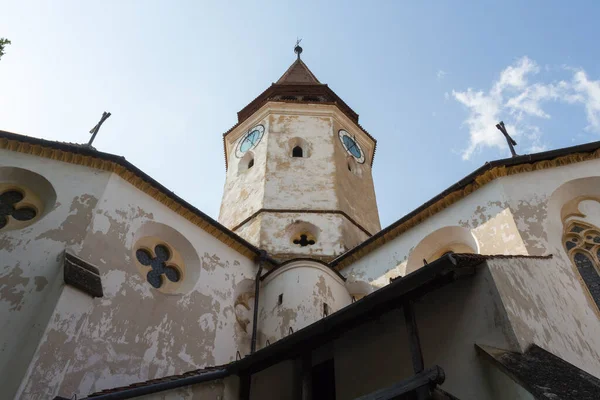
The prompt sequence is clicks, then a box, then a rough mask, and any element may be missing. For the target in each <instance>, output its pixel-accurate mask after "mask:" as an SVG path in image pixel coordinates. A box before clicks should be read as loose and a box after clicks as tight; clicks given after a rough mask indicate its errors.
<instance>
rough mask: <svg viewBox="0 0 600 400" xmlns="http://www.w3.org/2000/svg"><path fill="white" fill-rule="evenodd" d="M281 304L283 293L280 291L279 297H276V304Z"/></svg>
mask: <svg viewBox="0 0 600 400" xmlns="http://www.w3.org/2000/svg"><path fill="white" fill-rule="evenodd" d="M282 304H283V293H281V294H280V295H279V297H278V298H277V305H279V306H280V305H282Z"/></svg>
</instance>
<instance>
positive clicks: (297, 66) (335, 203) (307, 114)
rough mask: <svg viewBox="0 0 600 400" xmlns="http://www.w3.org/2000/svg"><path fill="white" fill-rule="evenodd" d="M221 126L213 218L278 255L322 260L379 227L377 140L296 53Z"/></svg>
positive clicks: (364, 237) (273, 254) (334, 255)
mask: <svg viewBox="0 0 600 400" xmlns="http://www.w3.org/2000/svg"><path fill="white" fill-rule="evenodd" d="M294 51H295V52H296V54H297V59H296V60H295V61H294V63H293V64H292V65H291V66H290V67H289V68H288V70H287V71H286V72H285V73H284V74H283V76H281V78H279V80H278V81H277V82H276V83H274V84H272V85H271V86H270V87H269V88H268V89H267V90H265V91H264V92H263V93H261V94H260V95H259V96H258V97H257V98H256V99H254V100H253V101H252V102H251V103H250V104H248V105H247V106H246V107H245V108H244V109H242V110H241V111H240V112H239V113H238V123H237V124H236V125H235V126H234V127H233V128H231V129H230V130H229V131H228V132H226V133H225V134H224V135H223V140H224V146H225V163H226V167H227V176H226V182H225V189H224V193H223V201H222V203H221V211H220V215H219V222H221V223H222V224H223V225H225V226H226V227H228V228H229V229H231V230H232V231H234V232H235V233H237V234H238V235H240V236H241V237H243V238H245V239H246V240H248V241H249V242H251V243H253V244H254V245H256V246H258V247H260V248H262V249H264V250H266V251H267V252H268V253H269V254H270V255H271V256H273V257H274V258H276V259H279V260H288V259H293V258H302V257H308V258H315V259H320V260H323V261H328V260H331V259H333V258H334V257H336V256H338V255H340V254H341V253H343V252H345V251H346V250H349V249H351V248H352V247H354V246H356V245H358V244H359V243H361V242H363V241H364V240H365V239H367V238H368V237H370V236H371V235H373V234H374V233H376V232H377V231H379V230H380V229H381V227H380V223H379V215H378V212H377V203H376V200H375V190H374V187H373V178H372V174H371V167H372V164H373V156H374V153H375V146H376V140H375V139H374V138H373V137H372V136H371V135H369V133H368V132H367V131H365V130H364V129H363V128H362V127H361V126H360V125H359V124H358V114H356V113H355V112H354V111H353V110H352V109H351V108H350V107H349V106H348V105H347V104H346V103H344V101H342V99H340V98H339V97H338V96H337V95H336V94H335V93H334V92H333V91H332V90H331V89H330V88H329V87H328V86H327V85H326V84H322V83H321V82H319V80H318V79H317V78H316V76H315V75H314V74H313V73H312V72H311V71H310V70H309V69H308V67H307V66H306V64H305V63H304V62H303V61H302V60H301V59H300V54H301V52H302V48H301V47H300V46H296V48H295V49H294Z"/></svg>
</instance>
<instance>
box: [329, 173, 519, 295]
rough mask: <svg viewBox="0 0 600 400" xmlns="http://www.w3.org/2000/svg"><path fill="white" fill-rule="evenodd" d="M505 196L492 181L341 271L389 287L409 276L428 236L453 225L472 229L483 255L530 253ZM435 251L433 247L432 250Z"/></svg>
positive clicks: (363, 280) (437, 243) (439, 242)
mask: <svg viewBox="0 0 600 400" xmlns="http://www.w3.org/2000/svg"><path fill="white" fill-rule="evenodd" d="M504 199H505V194H504V192H503V186H502V185H499V184H498V183H497V182H491V183H489V184H487V185H486V186H484V187H483V188H481V189H479V190H477V191H475V192H473V193H471V194H470V195H469V196H467V197H465V198H463V199H462V200H461V201H459V202H457V203H455V204H453V205H451V206H450V207H448V208H446V209H444V210H442V211H441V212H439V213H437V214H435V215H434V216H432V217H431V218H428V219H426V220H425V221H423V222H422V223H420V224H419V225H417V226H415V227H413V228H412V229H410V230H408V231H406V232H404V233H402V234H401V235H399V236H397V237H396V238H394V239H392V240H390V241H389V242H387V243H385V244H384V245H383V246H381V247H379V248H378V249H376V250H375V251H373V252H371V253H369V254H368V255H366V256H365V257H363V258H361V259H359V260H358V261H356V262H355V263H353V264H351V265H349V266H348V267H346V268H344V269H343V270H342V271H341V272H342V274H343V275H344V276H345V277H346V278H348V280H349V281H350V282H354V281H362V282H367V283H369V284H371V285H373V286H376V287H382V286H385V285H387V284H388V283H389V279H390V278H395V277H397V276H404V275H405V273H406V272H407V271H406V264H407V261H408V257H409V256H410V254H411V253H412V251H413V250H414V248H415V247H416V246H417V245H418V244H419V243H421V241H422V240H423V239H424V238H426V237H427V236H428V235H430V234H431V233H433V232H435V231H437V230H439V229H441V228H444V227H449V226H460V227H463V228H465V229H469V230H470V231H471V233H472V234H473V236H474V237H475V239H476V241H477V243H478V244H479V250H480V252H481V253H482V254H526V249H525V246H524V244H523V242H522V240H521V237H520V235H519V233H518V231H517V228H516V226H515V223H514V221H513V220H512V217H511V212H510V210H509V208H508V205H506V204H505V200H504ZM455 239H456V238H453V237H448V238H447V243H444V242H443V241H436V245H438V246H440V247H443V246H444V245H446V244H451V243H453V242H455ZM435 250H436V249H431V252H432V253H433V252H435Z"/></svg>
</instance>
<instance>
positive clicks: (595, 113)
mask: <svg viewBox="0 0 600 400" xmlns="http://www.w3.org/2000/svg"><path fill="white" fill-rule="evenodd" d="M566 69H568V70H571V71H573V79H572V82H566V81H558V82H551V83H544V82H534V83H530V80H531V79H532V78H533V77H535V76H536V75H537V74H538V73H539V71H540V67H539V66H538V65H537V63H536V62H535V61H533V60H531V59H529V58H528V57H522V58H521V59H519V60H517V61H516V62H515V63H514V64H513V65H510V66H508V67H506V68H505V69H504V70H503V71H502V72H501V73H500V76H499V78H498V79H497V80H496V81H495V82H492V85H491V87H490V90H489V91H487V92H485V91H481V90H479V91H475V90H473V89H472V88H468V89H467V90H466V91H456V90H453V91H452V96H453V97H454V99H456V101H458V102H459V103H461V104H463V105H464V106H465V107H466V108H467V109H468V111H469V115H468V117H467V118H466V119H465V121H464V124H465V125H466V126H467V127H468V128H469V136H470V137H469V143H468V145H467V147H466V149H464V150H463V152H462V157H463V159H465V160H467V159H469V158H470V157H471V156H472V155H473V153H474V152H475V151H477V150H480V149H482V148H484V147H495V148H498V149H502V150H504V151H505V152H507V151H508V148H507V145H506V141H505V139H504V136H503V135H502V134H501V133H500V132H499V131H498V130H497V129H496V124H497V123H498V122H499V121H500V120H504V122H505V125H506V128H507V130H508V132H509V134H510V135H511V136H512V137H514V138H515V140H517V141H518V142H519V144H520V146H519V147H520V148H521V149H524V151H526V152H538V151H543V150H545V149H546V145H545V144H544V143H543V140H542V133H541V131H540V129H539V127H538V126H536V125H535V124H533V123H531V121H530V120H531V119H532V118H542V119H549V118H551V115H550V114H549V113H548V112H547V111H545V110H544V108H543V106H544V103H546V102H550V101H555V102H556V101H560V102H565V103H581V104H583V105H584V106H585V109H586V114H587V121H588V127H587V128H588V129H589V130H592V131H597V132H600V81H591V80H589V79H588V77H587V75H586V73H585V71H583V70H580V69H579V70H575V69H572V68H566ZM517 138H518V139H517ZM521 142H523V143H521Z"/></svg>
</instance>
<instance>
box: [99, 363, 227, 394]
mask: <svg viewBox="0 0 600 400" xmlns="http://www.w3.org/2000/svg"><path fill="white" fill-rule="evenodd" d="M228 365H229V364H224V365H219V366H214V367H205V368H201V369H195V370H193V371H188V372H185V373H183V374H180V375H169V376H165V377H163V378H156V379H149V380H147V381H142V382H135V383H132V384H130V385H127V386H119V387H115V388H111V389H104V390H101V391H99V392H95V393H92V394H90V395H88V397H91V398H93V397H98V396H101V395H105V394H109V393H118V392H123V391H125V390H129V389H135V388H139V387H144V386H150V385H154V384H157V383H164V382H170V381H177V380H181V379H184V378H189V377H192V376H201V375H205V374H207V373H209V372H213V371H218V370H225V369H226V367H227V366H228Z"/></svg>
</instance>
